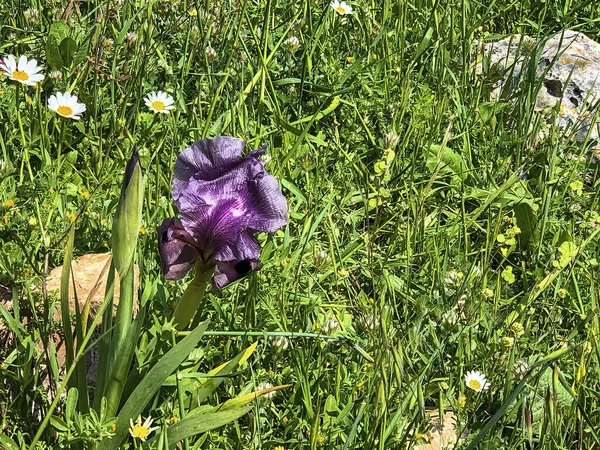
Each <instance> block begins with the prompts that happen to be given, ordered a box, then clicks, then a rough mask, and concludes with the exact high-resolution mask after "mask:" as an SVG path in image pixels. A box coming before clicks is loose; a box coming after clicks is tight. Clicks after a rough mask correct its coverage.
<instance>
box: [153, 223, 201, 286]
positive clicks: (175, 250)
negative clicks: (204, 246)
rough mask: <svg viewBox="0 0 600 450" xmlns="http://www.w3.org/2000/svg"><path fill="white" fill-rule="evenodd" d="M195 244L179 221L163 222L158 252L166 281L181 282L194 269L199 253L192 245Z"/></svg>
mask: <svg viewBox="0 0 600 450" xmlns="http://www.w3.org/2000/svg"><path fill="white" fill-rule="evenodd" d="M193 242H194V239H193V238H192V237H191V236H190V235H189V234H188V232H187V231H185V229H184V228H183V226H182V225H181V221H180V220H179V219H165V220H164V221H163V223H162V225H161V226H160V227H159V228H158V252H159V254H160V262H161V269H162V272H163V274H164V276H165V279H167V280H181V279H182V278H183V277H185V275H186V274H187V273H188V272H189V270H190V269H191V268H192V267H194V264H195V263H196V259H197V257H198V253H197V251H196V250H195V249H194V247H193V246H192V245H190V243H193Z"/></svg>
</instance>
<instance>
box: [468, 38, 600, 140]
mask: <svg viewBox="0 0 600 450" xmlns="http://www.w3.org/2000/svg"><path fill="white" fill-rule="evenodd" d="M539 45H543V49H542V52H541V55H540V58H539V61H538V63H537V66H536V67H534V68H533V70H534V72H535V78H536V81H537V82H538V83H540V90H539V93H538V95H537V98H536V104H535V110H536V111H537V112H539V113H541V114H548V113H549V112H550V111H551V110H552V108H554V107H555V106H556V104H557V103H560V106H559V112H558V115H557V119H556V125H557V127H558V128H560V129H562V130H565V131H566V132H567V133H569V134H572V136H573V138H574V139H576V140H577V141H579V142H583V141H585V139H586V137H587V136H588V132H589V135H590V137H591V138H592V139H598V136H599V133H598V132H599V128H600V118H598V117H595V114H594V112H595V109H596V107H597V106H598V101H599V100H600V44H599V43H597V42H595V41H594V40H592V39H590V38H588V37H587V36H585V35H584V34H583V33H579V32H577V31H572V30H566V31H564V32H561V33H558V34H556V35H554V36H552V37H551V38H550V39H548V40H547V41H546V42H540V43H539ZM537 48H538V43H537V42H536V41H535V40H534V39H532V38H531V37H528V36H523V35H518V34H516V35H513V36H509V37H507V38H504V39H502V40H499V41H496V42H491V43H486V44H484V50H483V51H484V54H485V56H486V57H487V58H489V67H490V70H491V71H492V72H493V71H494V70H501V71H502V72H503V76H502V79H501V80H500V82H499V83H498V84H497V86H496V88H495V89H494V91H493V92H492V95H491V98H492V100H493V101H497V100H499V99H500V97H501V95H502V94H503V93H508V95H509V96H510V94H511V93H512V92H514V90H515V89H516V88H517V87H518V85H519V83H520V82H522V80H523V79H524V78H525V74H526V73H527V71H528V70H530V69H531V68H530V64H531V62H532V56H533V55H535V53H536V50H537ZM476 71H477V72H478V73H481V72H482V63H481V61H479V62H478V64H477V67H476ZM507 83H508V84H507ZM590 129H591V130H590Z"/></svg>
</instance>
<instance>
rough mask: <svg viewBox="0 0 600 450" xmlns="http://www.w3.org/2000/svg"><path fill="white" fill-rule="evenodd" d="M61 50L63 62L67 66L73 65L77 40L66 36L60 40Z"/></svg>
mask: <svg viewBox="0 0 600 450" xmlns="http://www.w3.org/2000/svg"><path fill="white" fill-rule="evenodd" d="M59 50H60V57H61V58H62V61H63V64H64V65H65V66H67V67H69V66H71V63H72V62H73V58H74V56H75V52H76V51H77V42H75V40H73V39H72V38H70V37H66V38H64V39H63V40H62V41H61V42H60V47H59Z"/></svg>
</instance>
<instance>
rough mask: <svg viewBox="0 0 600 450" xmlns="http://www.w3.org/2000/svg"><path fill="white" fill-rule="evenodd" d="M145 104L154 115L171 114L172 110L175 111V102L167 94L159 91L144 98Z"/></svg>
mask: <svg viewBox="0 0 600 450" xmlns="http://www.w3.org/2000/svg"><path fill="white" fill-rule="evenodd" d="M144 103H146V106H147V107H148V108H149V109H150V110H151V111H152V112H153V113H154V114H156V113H162V114H169V112H171V110H173V109H175V106H174V105H173V103H174V100H173V97H171V96H170V95H169V94H167V93H166V92H162V91H157V92H151V93H149V94H148V95H146V97H144Z"/></svg>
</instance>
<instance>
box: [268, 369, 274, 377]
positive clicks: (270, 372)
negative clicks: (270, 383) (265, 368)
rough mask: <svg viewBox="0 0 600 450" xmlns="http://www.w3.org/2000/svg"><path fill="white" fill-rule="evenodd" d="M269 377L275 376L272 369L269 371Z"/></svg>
mask: <svg viewBox="0 0 600 450" xmlns="http://www.w3.org/2000/svg"><path fill="white" fill-rule="evenodd" d="M269 376H270V377H272V376H275V372H273V369H269Z"/></svg>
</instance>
